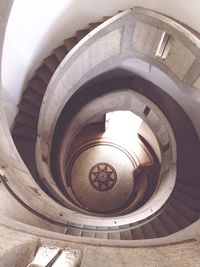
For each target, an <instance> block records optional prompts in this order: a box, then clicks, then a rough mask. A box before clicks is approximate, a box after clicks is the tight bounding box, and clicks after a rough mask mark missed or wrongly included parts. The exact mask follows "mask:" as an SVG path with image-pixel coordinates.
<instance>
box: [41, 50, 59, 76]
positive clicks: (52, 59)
mask: <svg viewBox="0 0 200 267" xmlns="http://www.w3.org/2000/svg"><path fill="white" fill-rule="evenodd" d="M43 63H44V64H45V65H46V66H47V68H48V69H49V71H50V72H51V73H52V74H53V73H54V72H55V70H56V69H57V67H58V66H59V64H60V62H59V61H58V59H57V57H56V55H55V54H52V55H50V56H48V57H47V58H45V59H44V60H43Z"/></svg>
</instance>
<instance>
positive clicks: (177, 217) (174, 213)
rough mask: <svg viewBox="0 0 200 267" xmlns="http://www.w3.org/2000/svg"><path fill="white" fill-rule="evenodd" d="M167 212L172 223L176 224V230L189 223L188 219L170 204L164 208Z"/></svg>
mask: <svg viewBox="0 0 200 267" xmlns="http://www.w3.org/2000/svg"><path fill="white" fill-rule="evenodd" d="M165 211H166V212H167V214H168V215H169V216H170V217H171V218H172V220H173V221H174V223H175V224H176V225H177V226H178V230H181V229H183V228H185V227H187V226H188V225H189V224H190V221H188V219H187V218H186V217H184V216H183V215H182V214H181V213H180V212H179V211H178V210H176V209H175V208H174V207H173V206H172V205H170V204H169V205H168V206H167V208H166V209H165Z"/></svg>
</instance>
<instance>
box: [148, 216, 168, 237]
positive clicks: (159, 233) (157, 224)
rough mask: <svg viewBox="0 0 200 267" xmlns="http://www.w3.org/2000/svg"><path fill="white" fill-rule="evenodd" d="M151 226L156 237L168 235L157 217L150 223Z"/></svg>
mask: <svg viewBox="0 0 200 267" xmlns="http://www.w3.org/2000/svg"><path fill="white" fill-rule="evenodd" d="M151 225H152V226H153V228H154V230H155V232H156V236H157V237H163V236H167V235H168V234H169V233H168V231H167V229H166V227H165V225H164V224H163V222H162V221H161V219H160V218H159V216H158V217H156V218H155V219H153V220H152V221H151Z"/></svg>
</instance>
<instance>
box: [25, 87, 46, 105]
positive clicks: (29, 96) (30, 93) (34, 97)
mask: <svg viewBox="0 0 200 267" xmlns="http://www.w3.org/2000/svg"><path fill="white" fill-rule="evenodd" d="M23 97H24V98H25V99H26V100H27V101H29V102H31V103H33V104H34V105H36V106H37V107H38V108H40V106H41V102H42V96H41V95H39V94H38V93H37V92H36V91H35V90H34V89H32V88H28V89H27V90H25V91H24V92H23Z"/></svg>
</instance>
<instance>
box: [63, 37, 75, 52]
mask: <svg viewBox="0 0 200 267" xmlns="http://www.w3.org/2000/svg"><path fill="white" fill-rule="evenodd" d="M64 43H65V46H66V48H67V51H68V52H69V51H70V50H71V49H72V48H73V47H74V46H75V45H76V44H77V43H78V40H77V38H76V37H72V38H68V39H65V40H64Z"/></svg>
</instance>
